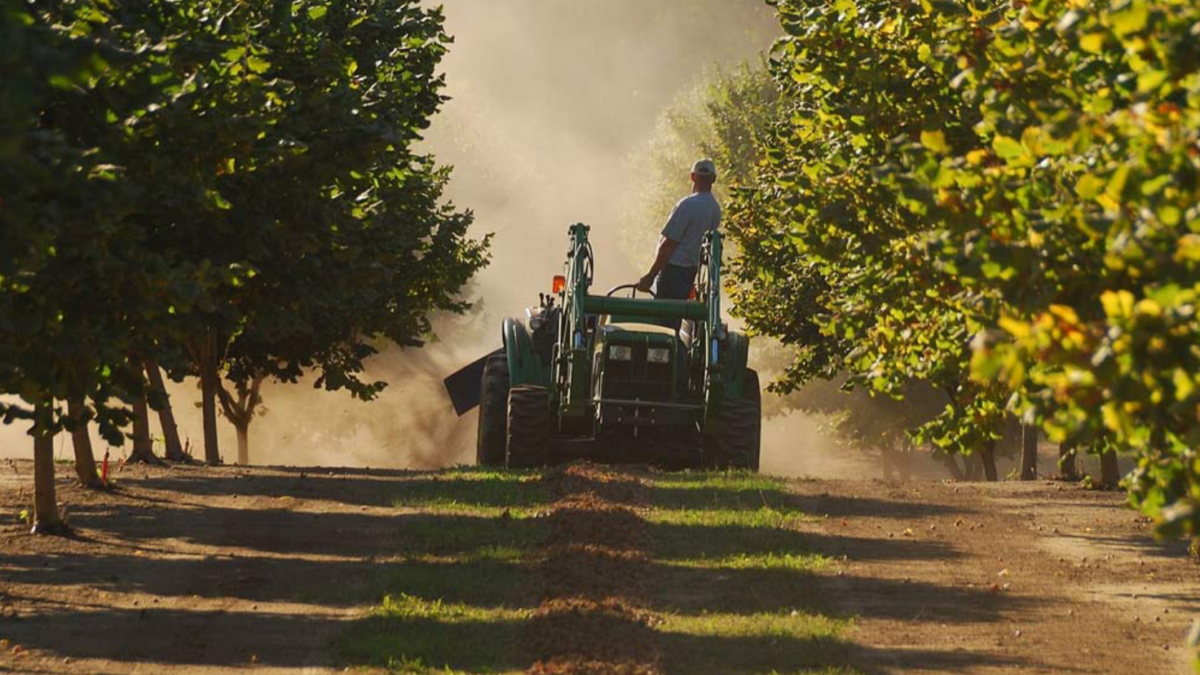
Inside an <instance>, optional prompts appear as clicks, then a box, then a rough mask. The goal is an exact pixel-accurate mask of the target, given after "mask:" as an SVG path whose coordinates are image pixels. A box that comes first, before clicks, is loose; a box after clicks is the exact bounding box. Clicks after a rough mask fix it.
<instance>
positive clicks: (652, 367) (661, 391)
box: [601, 343, 675, 401]
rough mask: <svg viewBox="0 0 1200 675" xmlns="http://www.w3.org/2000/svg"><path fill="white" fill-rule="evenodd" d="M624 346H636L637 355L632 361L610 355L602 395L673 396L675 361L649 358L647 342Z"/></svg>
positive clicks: (657, 398)
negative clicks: (648, 359)
mask: <svg viewBox="0 0 1200 675" xmlns="http://www.w3.org/2000/svg"><path fill="white" fill-rule="evenodd" d="M610 344H612V343H610ZM622 346H629V347H632V349H633V358H632V359H630V360H629V361H617V360H614V359H611V358H610V359H608V361H607V363H606V364H605V368H604V391H603V392H601V395H602V396H603V397H604V398H606V399H607V398H612V399H627V400H633V399H640V400H643V401H645V400H651V401H669V400H671V384H672V382H671V363H669V362H668V363H650V362H649V361H647V359H646V345H645V344H644V343H643V344H635V345H622ZM674 356H675V355H674V354H672V357H674Z"/></svg>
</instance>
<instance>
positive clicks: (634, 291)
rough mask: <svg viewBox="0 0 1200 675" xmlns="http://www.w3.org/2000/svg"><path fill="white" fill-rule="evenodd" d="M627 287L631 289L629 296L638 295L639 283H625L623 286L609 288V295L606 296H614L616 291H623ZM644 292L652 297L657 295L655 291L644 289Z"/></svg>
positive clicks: (634, 296)
mask: <svg viewBox="0 0 1200 675" xmlns="http://www.w3.org/2000/svg"><path fill="white" fill-rule="evenodd" d="M626 289H629V290H630V293H629V297H631V298H636V297H637V294H638V288H637V284H623V285H621V286H613V287H612V288H610V289H608V295H606V296H605V297H608V298H611V297H612V296H613V293H616V292H617V291H623V290H626ZM643 293H646V294H648V295H649V296H650V297H652V298H654V297H657V296H655V295H654V291H643Z"/></svg>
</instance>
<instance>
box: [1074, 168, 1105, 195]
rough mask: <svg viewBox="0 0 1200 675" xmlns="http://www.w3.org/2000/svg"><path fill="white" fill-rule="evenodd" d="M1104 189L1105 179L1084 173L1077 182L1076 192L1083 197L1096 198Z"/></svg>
mask: <svg viewBox="0 0 1200 675" xmlns="http://www.w3.org/2000/svg"><path fill="white" fill-rule="evenodd" d="M1103 189H1104V179H1103V178H1100V177H1099V176H1093V175H1092V174H1090V173H1089V174H1084V175H1083V176H1081V177H1080V178H1079V180H1078V181H1076V182H1075V194H1077V195H1079V196H1080V197H1082V198H1083V199H1094V198H1095V197H1096V195H1098V194H1100V191H1101V190H1103Z"/></svg>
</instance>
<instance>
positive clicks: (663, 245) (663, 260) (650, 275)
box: [637, 235, 679, 292]
mask: <svg viewBox="0 0 1200 675" xmlns="http://www.w3.org/2000/svg"><path fill="white" fill-rule="evenodd" d="M678 247H679V242H677V241H675V240H674V239H671V238H669V237H667V236H666V235H663V236H661V237H659V238H658V253H656V254H655V256H654V264H652V265H650V271H649V272H647V273H646V276H644V277H642V278H641V280H640V281H638V285H637V289H638V290H639V291H642V292H648V291H649V290H650V286H651V284H653V283H654V278H655V277H657V276H658V273H659V272H661V271H663V268H664V267H666V266H667V262H668V261H669V260H671V254H672V253H674V252H675V249H676V248H678Z"/></svg>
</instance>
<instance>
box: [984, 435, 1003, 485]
mask: <svg viewBox="0 0 1200 675" xmlns="http://www.w3.org/2000/svg"><path fill="white" fill-rule="evenodd" d="M979 459H980V461H981V462H982V463H983V475H984V476H985V477H986V478H987V480H988V482H989V483H994V482H996V481H997V480H999V479H1000V476H999V475H998V474H997V473H996V441H988V442H987V443H984V444H983V450H981V451H980V453H979Z"/></svg>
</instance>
